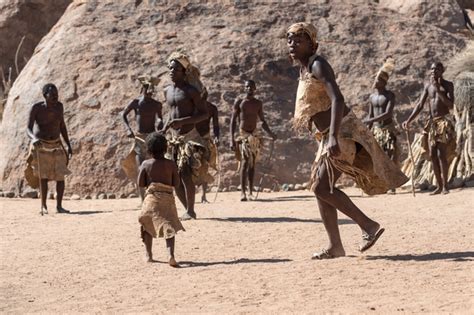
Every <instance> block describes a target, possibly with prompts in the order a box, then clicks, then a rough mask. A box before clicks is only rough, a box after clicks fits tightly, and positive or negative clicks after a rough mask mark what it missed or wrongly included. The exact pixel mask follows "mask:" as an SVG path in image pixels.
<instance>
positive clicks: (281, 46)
mask: <svg viewBox="0 0 474 315" xmlns="http://www.w3.org/2000/svg"><path fill="white" fill-rule="evenodd" d="M180 3H181V2H179V3H173V2H169V3H168V4H161V3H160V2H158V1H156V2H155V1H143V2H142V1H135V2H132V3H130V2H129V1H92V0H91V1H74V2H73V3H72V4H71V5H70V6H69V7H68V9H67V10H66V12H65V13H64V15H63V16H62V17H61V19H60V20H59V21H58V23H57V24H56V25H55V27H54V28H53V29H52V30H51V31H50V33H49V34H48V35H47V36H45V37H44V38H43V40H42V41H41V42H40V44H39V45H38V46H37V47H36V49H35V52H34V55H33V56H32V57H31V59H30V60H29V62H28V64H27V65H26V66H25V68H24V69H23V71H22V72H21V73H20V76H19V77H18V78H17V80H16V81H15V84H14V86H13V87H12V89H11V91H10V95H9V98H8V102H7V105H6V108H5V113H4V119H3V121H2V124H1V126H0V137H1V139H2V142H1V144H0V150H1V152H2V155H1V156H0V177H1V179H2V186H3V187H2V188H3V189H4V190H12V189H16V190H21V189H22V187H24V183H23V182H22V175H23V168H24V164H25V160H24V157H25V156H26V153H27V150H28V139H27V137H26V132H25V128H26V120H27V114H28V110H29V108H30V106H31V104H32V103H34V102H35V101H38V100H40V99H41V98H42V96H41V93H40V89H41V87H42V85H43V84H45V83H47V82H54V83H55V84H56V85H57V86H58V87H59V92H60V99H61V100H62V101H63V103H64V104H65V117H66V123H67V126H68V128H69V133H70V137H71V139H72V145H73V148H74V156H73V159H72V161H71V163H70V168H71V169H72V171H73V175H71V176H70V177H69V178H68V180H67V186H68V187H67V189H68V191H69V192H70V193H78V194H81V195H82V194H92V193H93V192H97V191H110V192H115V193H118V194H120V193H129V192H131V191H132V190H133V185H132V184H131V183H130V182H129V181H128V180H127V179H126V177H125V174H124V173H123V171H122V170H121V168H120V159H121V158H122V157H123V156H125V154H126V152H127V150H128V149H129V147H130V140H129V139H127V138H125V128H124V127H123V125H122V122H121V118H120V116H119V114H120V113H121V111H122V109H123V108H124V106H125V105H126V104H127V103H128V102H129V101H130V100H131V99H132V98H134V97H135V96H137V94H138V92H139V89H138V82H137V80H136V79H137V77H138V76H139V75H141V74H143V73H146V74H155V75H159V74H161V78H162V81H161V83H160V89H161V88H162V87H163V86H165V85H166V84H168V83H169V80H168V78H167V75H166V70H167V68H166V63H165V60H166V57H167V56H168V55H169V54H170V53H171V52H172V51H174V50H176V49H182V50H185V51H186V52H187V53H188V54H189V55H190V56H191V59H192V61H193V62H194V63H195V64H196V65H197V66H198V67H199V68H200V69H201V72H202V79H203V82H204V83H205V85H206V86H207V87H208V90H209V91H210V101H212V102H213V103H215V104H217V105H218V107H219V109H220V113H221V114H220V122H221V128H222V135H223V137H222V144H221V148H220V150H221V159H222V167H223V169H224V172H225V176H223V178H224V179H225V180H226V181H227V182H228V183H229V184H230V183H235V179H236V176H235V175H234V171H235V168H236V163H235V162H234V161H233V155H232V153H231V152H230V151H229V150H228V149H227V148H228V146H229V143H228V126H229V121H230V111H231V108H232V103H233V102H234V99H235V98H236V97H237V96H238V95H239V93H240V92H241V91H242V84H243V80H245V79H249V78H252V79H254V80H255V81H257V85H258V92H257V93H258V95H257V97H258V98H260V99H261V100H262V101H263V103H264V108H265V111H266V117H267V120H268V122H269V124H270V126H271V128H273V129H274V130H275V131H276V132H277V134H278V135H279V138H280V140H278V141H277V142H276V145H275V155H274V159H273V161H272V162H273V164H274V165H275V167H274V171H273V172H274V175H275V176H276V179H277V180H279V181H280V182H289V183H300V182H305V181H307V178H308V176H309V172H310V165H311V162H312V159H313V158H314V150H315V148H316V143H315V141H314V140H313V139H312V137H311V136H310V135H296V134H294V133H293V132H292V131H291V128H290V126H291V124H290V120H291V117H292V114H293V106H294V98H295V94H296V87H297V77H298V69H297V68H296V67H295V65H293V64H292V62H291V61H290V60H289V58H288V55H287V48H286V40H285V31H286V28H287V27H288V26H289V25H290V24H292V23H294V22H297V21H311V22H313V23H314V24H316V25H317V27H318V30H319V38H320V41H321V42H320V50H319V51H320V53H321V54H323V55H324V56H326V57H327V59H328V60H329V61H330V63H331V64H332V66H333V68H334V70H335V73H336V74H337V81H338V83H339V84H340V86H341V89H342V92H343V94H344V95H345V99H346V102H347V103H348V104H351V105H353V106H354V107H353V108H354V110H355V111H356V113H357V114H358V115H359V116H362V115H363V111H364V110H365V109H366V101H367V98H368V95H369V94H370V93H371V85H372V81H373V76H374V74H375V73H376V71H377V70H378V68H379V66H380V65H381V63H382V61H383V59H384V58H385V57H386V56H387V55H392V56H393V57H394V58H395V59H396V62H397V66H396V70H395V73H394V75H393V76H392V78H391V79H390V82H389V87H390V88H391V89H392V90H394V91H395V93H396V95H397V102H398V104H407V103H409V99H413V100H414V99H415V98H416V97H417V95H418V94H419V92H420V89H421V87H422V81H423V78H424V77H425V75H426V73H427V70H428V66H429V64H430V63H431V62H432V60H433V59H440V60H447V59H448V58H449V57H450V56H452V55H453V54H454V53H455V52H456V51H457V50H459V49H461V48H462V47H463V46H464V37H463V35H461V34H458V33H452V32H448V31H446V30H444V29H442V28H440V27H438V26H437V25H432V24H430V23H425V22H424V21H423V19H421V18H414V17H411V16H407V15H406V14H401V13H397V12H395V11H393V10H389V9H386V8H383V7H382V6H381V5H379V4H377V3H374V2H372V1H361V0H359V1H353V2H351V3H347V2H342V1H331V2H328V1H323V0H321V1H314V2H311V4H306V3H304V2H297V3H291V4H290V3H284V2H283V3H280V2H275V3H264V2H259V3H258V4H246V3H245V2H241V1H235V2H232V3H224V2H217V3H214V4H212V5H205V4H198V3H189V4H185V5H183V4H180ZM441 18H443V17H441ZM156 98H158V99H160V100H161V101H162V99H163V94H162V93H161V92H160V93H157V94H156ZM404 108H406V106H400V105H399V106H398V112H397V113H398V114H400V115H402V116H403V115H404V113H403V109H404ZM223 181H224V180H223Z"/></svg>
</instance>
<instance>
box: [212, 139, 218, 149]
mask: <svg viewBox="0 0 474 315" xmlns="http://www.w3.org/2000/svg"><path fill="white" fill-rule="evenodd" d="M213 142H214V144H215V145H216V147H218V146H219V138H217V137H214V140H213Z"/></svg>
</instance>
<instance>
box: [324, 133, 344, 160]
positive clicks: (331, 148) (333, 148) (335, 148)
mask: <svg viewBox="0 0 474 315" xmlns="http://www.w3.org/2000/svg"><path fill="white" fill-rule="evenodd" d="M327 150H328V152H329V156H331V157H337V156H338V155H339V154H341V148H340V147H339V143H338V142H337V138H336V137H335V136H329V140H328V144H327Z"/></svg>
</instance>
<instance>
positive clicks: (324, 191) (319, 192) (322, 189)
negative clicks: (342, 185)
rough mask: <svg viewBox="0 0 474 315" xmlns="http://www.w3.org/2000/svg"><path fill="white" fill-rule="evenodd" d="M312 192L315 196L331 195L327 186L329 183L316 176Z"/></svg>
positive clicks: (324, 197)
mask: <svg viewBox="0 0 474 315" xmlns="http://www.w3.org/2000/svg"><path fill="white" fill-rule="evenodd" d="M313 192H314V194H315V195H316V197H318V198H321V199H326V198H327V197H329V196H330V195H331V188H330V187H329V183H324V182H323V181H321V179H319V178H318V179H317V180H316V183H315V184H314V186H313Z"/></svg>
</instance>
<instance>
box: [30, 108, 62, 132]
mask: <svg viewBox="0 0 474 315" xmlns="http://www.w3.org/2000/svg"><path fill="white" fill-rule="evenodd" d="M62 119H63V113H62V111H61V109H60V108H56V107H54V108H46V107H44V108H41V109H40V110H38V112H37V114H36V123H37V124H38V125H39V126H50V127H54V126H59V125H60V124H61V121H62Z"/></svg>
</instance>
